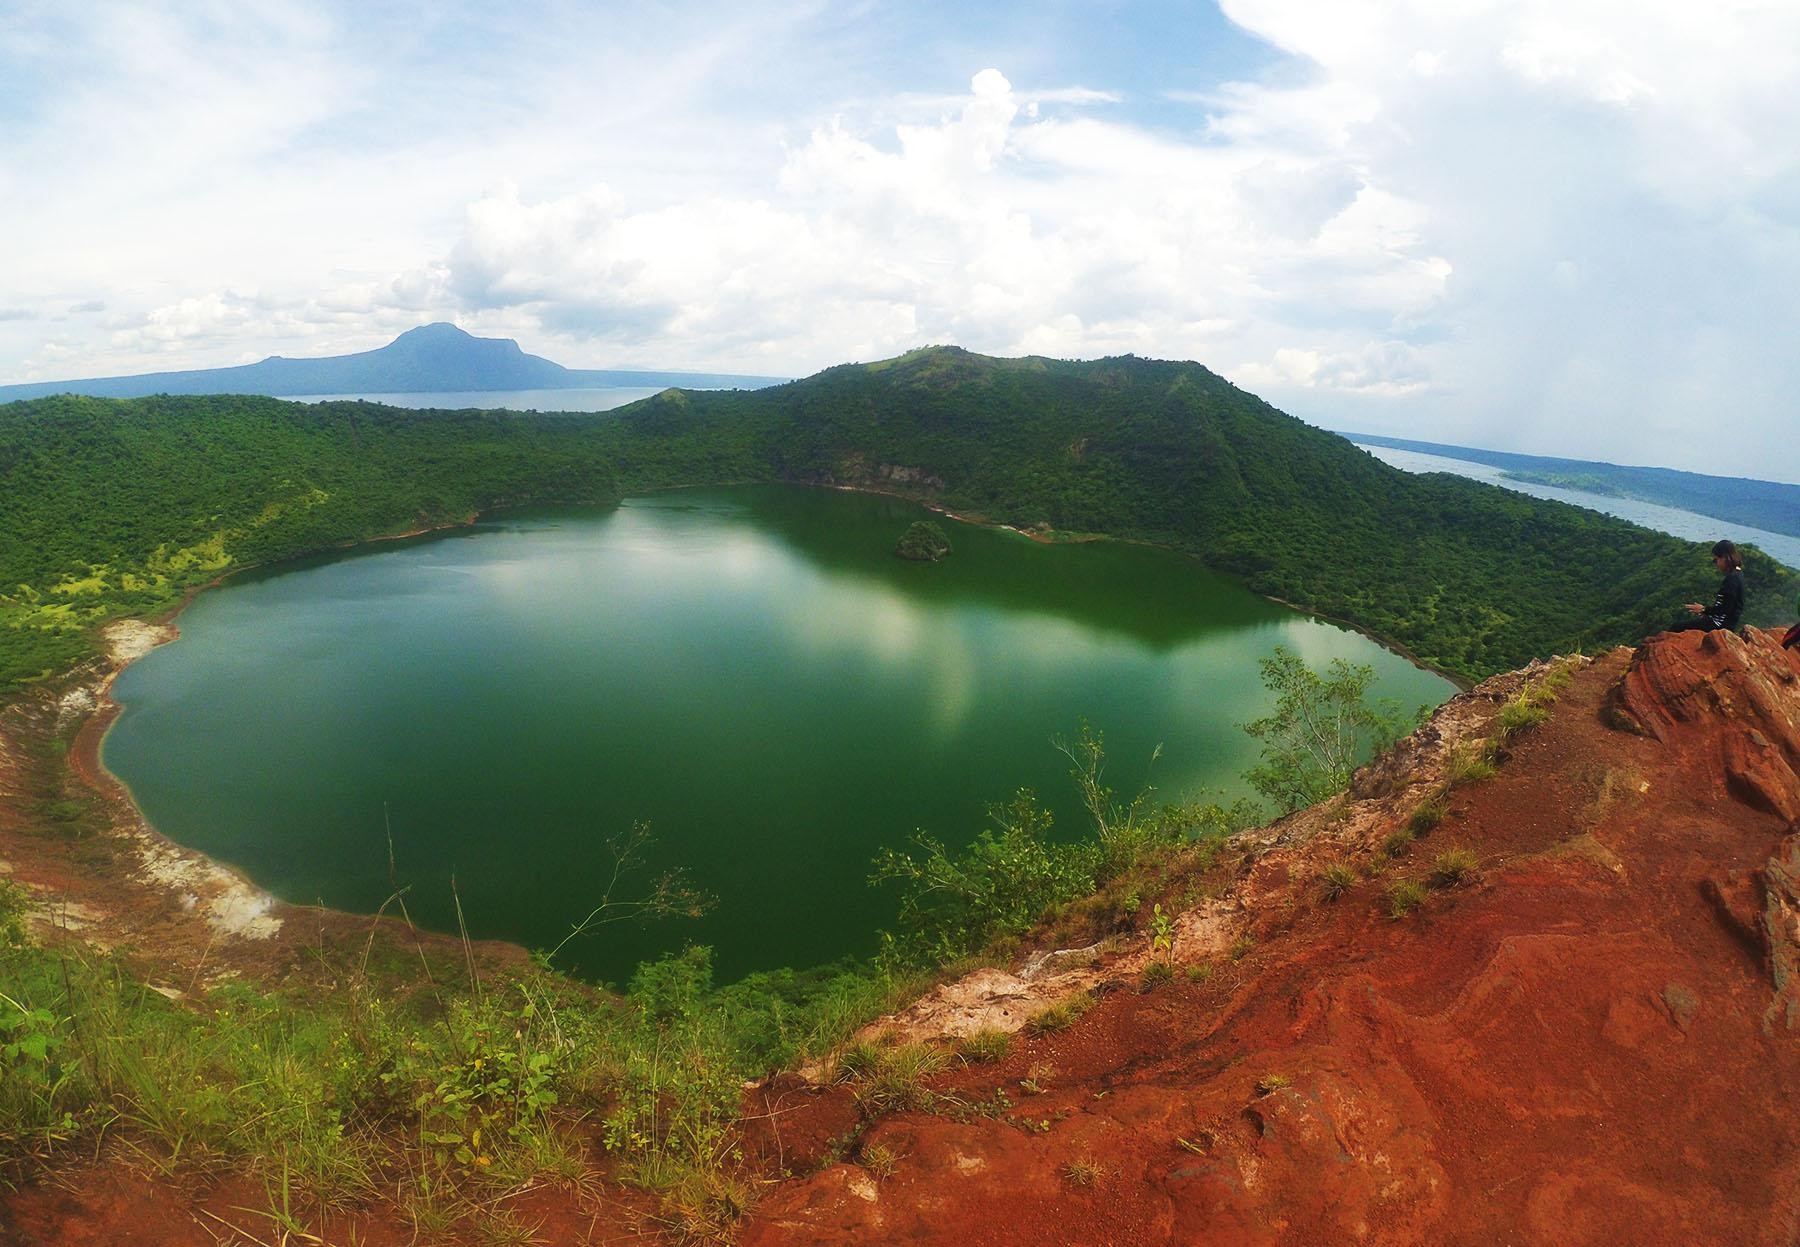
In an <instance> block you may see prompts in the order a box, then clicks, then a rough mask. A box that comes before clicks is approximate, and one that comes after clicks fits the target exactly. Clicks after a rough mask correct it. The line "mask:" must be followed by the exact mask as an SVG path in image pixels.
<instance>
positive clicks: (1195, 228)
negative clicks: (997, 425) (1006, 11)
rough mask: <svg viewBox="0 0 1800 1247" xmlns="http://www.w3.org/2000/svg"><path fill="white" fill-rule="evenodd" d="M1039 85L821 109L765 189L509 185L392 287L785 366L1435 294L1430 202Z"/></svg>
mask: <svg viewBox="0 0 1800 1247" xmlns="http://www.w3.org/2000/svg"><path fill="white" fill-rule="evenodd" d="M1026 94H1027V93H1025V92H1020V91H1017V90H1015V88H1014V86H1013V84H1012V83H1011V82H1010V81H1009V80H1008V79H1007V78H1006V76H1005V75H1004V74H1003V73H1001V72H1000V71H999V70H998V69H994V68H989V69H984V70H982V71H981V72H979V73H977V74H975V75H974V76H973V77H972V79H971V81H970V84H969V90H968V92H967V93H966V94H965V95H964V96H962V97H961V98H960V100H959V101H958V106H957V107H956V108H955V109H954V110H948V111H944V110H940V115H939V116H937V117H936V118H934V119H932V120H919V121H908V122H903V123H901V124H898V125H896V126H894V127H893V128H892V129H891V130H890V131H888V132H886V133H864V132H860V131H858V130H855V129H853V128H851V127H850V126H848V125H846V124H845V123H844V122H842V121H841V120H834V121H829V122H827V123H825V124H822V125H819V126H817V127H815V128H814V129H812V130H811V132H810V133H809V134H808V135H807V136H806V138H805V140H804V141H803V142H800V143H797V144H795V145H794V146H792V147H790V148H789V149H788V151H787V152H786V155H785V158H784V159H783V161H782V164H781V167H780V170H779V174H778V176H777V178H776V180H775V187H774V191H775V193H774V194H773V195H772V196H770V197H768V198H755V199H749V198H733V197H721V196H711V197H703V198H699V199H695V200H690V201H686V202H682V203H678V204H672V205H662V206H644V207H640V206H638V205H636V204H634V203H633V201H632V197H631V196H630V195H629V193H628V192H627V191H626V190H624V189H621V188H617V187H614V186H611V185H595V186H590V187H588V188H586V189H583V190H580V191H575V192H572V193H570V194H567V195H563V196H559V197H556V198H550V199H541V200H531V199H528V198H527V197H525V196H523V195H522V194H521V193H520V192H519V191H518V190H517V189H516V188H513V187H503V188H500V189H498V190H496V191H495V192H492V193H490V194H489V195H487V196H484V197H483V198H481V199H480V200H478V201H476V202H475V203H474V204H472V205H471V206H470V208H469V210H468V213H467V216H466V220H465V223H464V227H463V230H462V232H461V235H460V237H459V238H458V240H457V241H456V243H455V244H454V245H453V246H452V247H451V248H450V249H449V251H448V253H447V255H446V256H445V257H444V258H443V259H442V260H441V261H434V262H432V263H431V264H429V265H426V266H422V267H421V268H419V269H416V270H413V271H411V272H409V273H407V274H404V275H402V277H400V278H399V279H397V281H396V283H395V286H396V289H397V290H405V291H409V292H415V293H424V292H431V291H435V292H437V294H436V296H432V295H430V294H426V295H425V297H427V298H430V297H441V298H444V299H448V300H452V301H454V303H455V305H456V307H457V308H458V310H459V311H461V312H463V313H466V314H475V313H479V312H482V311H492V310H495V309H514V310H521V311H525V312H528V313H530V314H531V315H532V316H534V317H535V318H536V319H537V321H538V323H539V324H540V325H541V326H542V327H543V328H545V329H546V330H548V331H550V332H552V333H558V334H563V335H567V336H570V337H575V338H580V339H584V340H587V341H589V342H592V343H596V344H604V345H608V346H611V347H612V348H614V349H615V350H617V351H624V352H626V353H628V354H633V355H641V354H643V353H644V352H647V351H651V350H661V351H663V352H665V353H670V352H672V353H673V354H674V355H675V356H676V357H678V358H682V359H684V360H692V359H694V358H696V357H697V356H698V357H703V358H709V359H710V360H711V361H713V362H715V363H716V364H717V365H719V366H728V367H732V368H764V369H769V368H772V367H773V368H780V367H781V365H782V364H784V363H785V364H786V370H789V371H806V370H808V369H811V368H815V367H822V366H825V365H827V364H830V363H834V362H838V361H840V360H843V359H846V358H870V357H873V356H879V355H884V354H891V353H895V352H897V351H901V350H905V349H908V348H910V347H912V346H915V345H918V344H919V343H920V342H928V341H955V342H959V343H962V344H964V345H966V346H969V347H971V348H974V349H978V350H985V351H995V352H1004V353H1019V352H1044V353H1057V354H1067V355H1093V354H1102V353H1116V352H1124V351H1136V352H1140V353H1150V354H1162V355H1186V356H1193V357H1198V358H1202V359H1207V360H1210V361H1212V362H1215V363H1221V362H1229V361H1221V360H1220V359H1219V355H1220V353H1221V351H1224V350H1241V349H1243V348H1242V347H1241V346H1240V345H1239V344H1238V342H1237V341H1236V339H1238V338H1242V337H1243V336H1244V335H1246V334H1249V335H1252V336H1254V334H1255V333H1256V332H1257V330H1256V326H1258V325H1259V323H1260V322H1261V321H1263V320H1266V319H1267V318H1268V317H1269V316H1270V315H1272V314H1274V313H1275V312H1276V311H1278V310H1279V308H1280V307H1281V306H1282V305H1284V304H1291V303H1297V302H1300V301H1301V299H1302V295H1301V290H1302V289H1303V288H1306V287H1308V286H1310V287H1311V288H1312V289H1313V290H1314V291H1318V292H1322V293H1321V294H1319V295H1318V296H1317V297H1315V298H1313V303H1314V305H1315V310H1314V311H1313V312H1312V313H1310V315H1312V316H1314V317H1315V318H1316V319H1318V320H1320V321H1321V322H1324V321H1330V322H1331V323H1332V325H1333V328H1332V330H1331V332H1332V333H1341V334H1345V335H1347V336H1348V337H1349V338H1351V339H1355V338H1356V337H1357V336H1358V335H1361V336H1362V337H1363V338H1364V340H1365V341H1366V342H1382V341H1385V340H1386V338H1387V336H1388V329H1387V326H1388V323H1389V322H1390V321H1391V320H1392V319H1393V318H1394V317H1395V316H1398V315H1413V314H1416V313H1418V312H1419V311H1420V310H1421V309H1422V308H1425V307H1428V306H1429V305H1430V304H1431V303H1432V302H1433V301H1434V300H1435V299H1437V298H1439V297H1441V295H1442V292H1443V286H1444V280H1445V277H1446V275H1447V273H1448V271H1449V270H1448V266H1447V264H1445V262H1444V261H1442V260H1441V258H1439V257H1436V256H1433V255H1431V254H1429V253H1428V251H1427V250H1426V249H1425V248H1424V246H1423V243H1422V240H1421V239H1420V238H1419V236H1418V233H1417V231H1416V228H1415V224H1416V218H1417V216H1418V209H1417V208H1416V207H1415V206H1414V205H1411V204H1408V203H1406V202H1404V201H1402V200H1401V199H1399V198H1397V197H1396V196H1393V195H1391V194H1383V193H1381V192H1379V191H1377V190H1375V189H1373V188H1370V187H1369V186H1367V185H1366V184H1365V183H1364V180H1363V178H1362V176H1361V175H1360V174H1359V173H1358V171H1357V170H1356V169H1355V168H1353V167H1352V166H1351V165H1349V164H1347V163H1345V162H1344V161H1342V160H1341V159H1318V158H1316V157H1314V156H1312V155H1310V154H1306V153H1296V152H1295V151H1293V150H1291V149H1287V148H1283V147H1280V146H1277V145H1273V144H1265V143H1260V142H1255V143H1252V142H1246V143H1243V144H1238V145H1233V146H1221V145H1219V144H1216V143H1211V142H1206V141H1196V140H1191V139H1190V140H1183V139H1181V138H1179V137H1169V136H1165V135H1159V134H1156V133H1153V132H1149V131H1146V130H1144V129H1142V128H1140V127H1135V126H1132V125H1131V124H1129V123H1126V122H1122V121H1115V120H1106V119H1101V118H1095V117H1086V116H1080V115H1075V116H1069V115H1059V116H1054V117H1053V116H1047V115H1041V114H1039V115H1034V114H1033V113H1032V112H1031V111H1030V110H1029V109H1028V108H1025V107H1023V106H1022V104H1021V99H1022V98H1023V97H1024V96H1025V95H1026ZM1325 309H1329V311H1326V310H1325ZM1274 344H1275V343H1274V340H1273V339H1271V348H1272V347H1273V345H1274ZM1339 349H1342V348H1339ZM1339 377H1343V378H1345V383H1346V384H1348V383H1351V381H1352V380H1353V378H1351V377H1350V374H1348V373H1346V372H1344V370H1342V369H1337V368H1325V369H1321V370H1320V371H1319V372H1318V374H1317V376H1316V378H1315V380H1314V381H1313V382H1311V384H1316V385H1317V384H1330V383H1332V380H1333V379H1334V378H1339ZM1357 384H1359V385H1362V386H1363V388H1369V387H1370V386H1372V385H1373V384H1374V383H1373V382H1368V381H1366V380H1365V381H1363V382H1357ZM1407 384H1408V385H1416V384H1419V382H1418V381H1416V380H1413V381H1409V382H1407Z"/></svg>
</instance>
